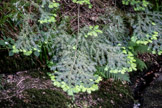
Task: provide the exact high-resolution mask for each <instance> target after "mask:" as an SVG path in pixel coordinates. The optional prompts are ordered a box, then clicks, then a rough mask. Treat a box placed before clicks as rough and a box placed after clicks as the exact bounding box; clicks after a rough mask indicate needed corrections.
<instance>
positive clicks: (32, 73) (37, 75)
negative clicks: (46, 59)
mask: <svg viewBox="0 0 162 108" xmlns="http://www.w3.org/2000/svg"><path fill="white" fill-rule="evenodd" d="M26 74H27V75H30V76H31V77H32V78H40V79H49V76H48V75H47V72H46V71H42V70H41V71H39V70H30V71H29V72H28V73H26Z"/></svg>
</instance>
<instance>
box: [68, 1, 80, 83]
mask: <svg viewBox="0 0 162 108" xmlns="http://www.w3.org/2000/svg"><path fill="white" fill-rule="evenodd" d="M79 33H80V5H79V4H78V34H77V37H76V49H75V55H74V62H73V64H72V66H71V70H70V74H72V69H73V68H74V65H75V62H76V59H77V49H78V37H79ZM68 79H69V81H70V82H71V80H70V78H68Z"/></svg>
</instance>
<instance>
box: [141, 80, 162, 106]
mask: <svg viewBox="0 0 162 108" xmlns="http://www.w3.org/2000/svg"><path fill="white" fill-rule="evenodd" d="M143 98H144V101H143V108H162V81H157V82H154V84H153V85H151V86H150V87H148V88H147V90H146V91H145V94H144V96H143Z"/></svg>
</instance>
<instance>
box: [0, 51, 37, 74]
mask: <svg viewBox="0 0 162 108" xmlns="http://www.w3.org/2000/svg"><path fill="white" fill-rule="evenodd" d="M0 64H1V65H0V74H1V73H5V74H6V73H7V74H11V73H12V74H13V73H15V72H17V71H22V70H29V69H33V68H37V67H38V66H39V65H38V62H37V61H36V60H35V59H33V58H32V57H31V56H24V55H21V54H20V55H18V54H15V55H14V56H8V51H0Z"/></svg>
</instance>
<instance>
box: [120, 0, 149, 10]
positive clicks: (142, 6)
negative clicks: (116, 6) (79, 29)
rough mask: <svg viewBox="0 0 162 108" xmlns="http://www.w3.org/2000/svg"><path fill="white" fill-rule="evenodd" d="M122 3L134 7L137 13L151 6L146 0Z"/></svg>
mask: <svg viewBox="0 0 162 108" xmlns="http://www.w3.org/2000/svg"><path fill="white" fill-rule="evenodd" d="M122 3H123V4H124V5H132V6H133V7H134V10H135V11H144V10H145V9H146V8H147V7H148V5H149V2H148V1H146V0H142V1H140V0H122Z"/></svg>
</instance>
